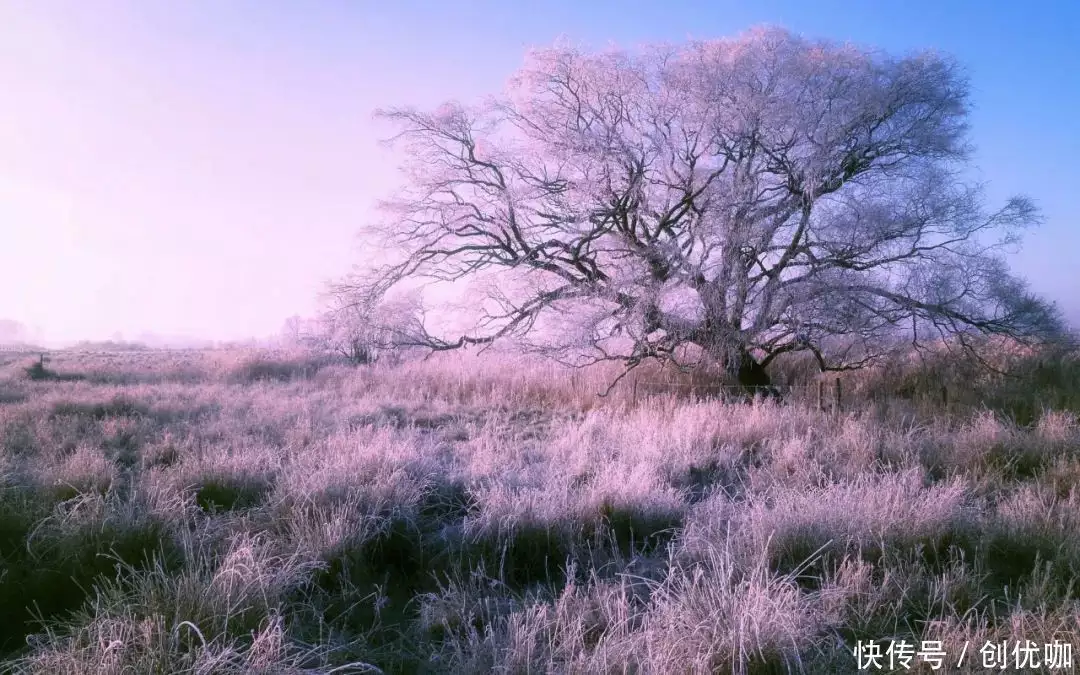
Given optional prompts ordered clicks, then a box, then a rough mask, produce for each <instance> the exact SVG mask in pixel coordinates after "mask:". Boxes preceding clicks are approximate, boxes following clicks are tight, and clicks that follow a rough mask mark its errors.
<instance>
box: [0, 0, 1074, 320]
mask: <svg viewBox="0 0 1080 675" xmlns="http://www.w3.org/2000/svg"><path fill="white" fill-rule="evenodd" d="M605 1H606V0H605ZM678 1H680V2H681V1H682V0H678ZM762 1H763V3H764V4H762V5H761V7H758V5H757V4H755V5H754V7H755V8H756V9H753V10H752V11H751V10H750V9H748V5H747V6H742V5H740V4H733V5H730V6H727V7H726V9H723V10H721V9H717V8H715V7H713V8H712V9H709V10H708V11H705V9H704V8H703V7H698V9H697V10H694V11H691V9H692V7H691V8H684V11H679V12H676V11H672V10H670V8H668V9H662V8H661V7H660V5H661V4H662V3H644V2H641V3H637V5H635V6H634V7H630V5H633V4H634V3H633V2H631V0H627V2H628V3H630V4H629V5H628V4H627V3H623V2H621V1H619V2H608V3H607V4H606V5H605V4H604V2H601V0H597V4H595V5H593V4H590V3H584V4H582V3H578V2H573V1H561V0H560V1H559V2H552V3H551V5H550V6H547V5H545V6H544V7H543V8H540V7H539V6H537V5H521V6H518V5H516V4H514V3H500V2H486V3H485V2H483V1H481V0H477V2H476V3H464V4H459V3H435V2H431V3H424V2H417V1H409V0H402V2H401V3H379V2H375V1H372V2H361V1H359V0H358V1H357V2H335V1H333V0H325V1H320V2H315V3H302V2H276V1H275V0H258V1H254V2H251V1H247V0H232V1H230V2H211V1H209V0H207V1H204V2H195V1H192V2H178V1H176V0H129V1H126V2H124V1H118V0H95V1H94V2H81V1H78V0H67V1H63V0H0V96H2V104H0V318H6V319H15V320H17V321H20V322H22V323H24V324H26V325H28V326H30V327H36V328H38V329H39V330H41V331H42V333H43V334H44V336H45V337H46V338H48V339H50V340H74V339H101V338H107V337H109V336H112V335H113V334H115V333H117V332H120V333H123V334H124V335H125V336H127V337H129V338H130V337H137V336H138V335H139V334H140V333H142V332H144V331H153V332H156V333H160V334H166V335H188V336H192V337H203V338H210V339H240V338H245V337H251V336H265V335H269V334H272V333H274V332H276V331H277V330H278V329H279V328H280V326H281V325H282V322H283V321H284V319H285V318H286V317H288V316H290V315H293V314H308V313H310V312H311V311H313V310H314V308H315V299H316V294H317V293H318V291H319V290H320V288H321V286H322V284H323V282H324V281H325V280H326V279H328V278H330V277H333V276H335V275H338V274H340V273H342V272H345V271H346V270H347V269H348V267H349V265H350V263H352V262H354V261H356V260H358V259H359V257H360V256H362V251H358V250H357V242H356V239H355V237H354V234H355V232H356V231H357V230H358V229H359V227H360V226H361V225H362V224H363V222H364V220H365V219H366V218H368V217H369V216H370V214H371V209H372V207H373V206H374V202H375V200H376V199H377V198H379V197H381V196H385V194H386V193H387V191H388V190H389V189H390V188H391V187H392V186H393V184H394V183H395V181H396V179H397V177H396V174H395V164H396V162H395V161H394V160H393V158H392V157H391V156H389V155H388V153H386V152H385V151H382V150H380V148H379V146H378V145H377V141H378V140H379V139H380V138H383V137H385V136H386V135H387V133H388V132H389V131H390V129H388V128H386V127H382V126H378V125H376V123H374V122H373V121H372V119H371V113H372V111H373V109H375V108H376V107H379V106H386V105H395V104H404V103H412V104H417V105H420V106H433V105H435V104H437V103H439V102H441V101H442V100H445V99H447V98H454V97H457V98H461V99H463V100H466V101H468V100H472V99H475V98H476V97H477V96H479V95H482V94H486V93H494V92H495V91H496V90H497V89H498V88H499V87H500V86H501V85H502V83H503V82H504V81H505V79H506V77H507V76H508V75H510V74H511V73H512V71H513V70H515V69H516V68H517V67H518V66H519V65H520V63H521V59H522V56H523V52H524V50H525V48H526V47H528V46H530V45H548V44H551V43H552V42H553V41H554V40H555V39H556V38H557V37H558V36H559V35H560V33H563V32H566V33H567V34H568V36H569V37H571V38H572V39H579V40H585V41H588V42H590V43H591V44H595V45H600V46H602V45H603V44H605V43H606V42H607V41H609V40H615V41H617V42H619V43H621V44H624V45H633V44H637V43H640V42H642V41H648V40H679V39H683V38H685V37H686V36H687V35H697V36H717V35H724V34H734V33H737V32H740V31H742V30H744V29H746V28H747V27H749V26H751V25H754V24H757V23H761V22H776V23H782V24H785V25H789V26H791V27H792V28H793V29H795V30H799V31H803V32H806V33H807V34H811V35H815V36H825V37H833V38H834V39H840V40H844V39H855V40H859V41H865V42H867V43H869V44H879V45H881V46H882V47H884V48H886V49H889V50H891V51H896V52H902V51H905V50H908V49H913V48H919V47H925V46H939V47H941V48H943V49H945V50H947V51H949V50H956V51H957V52H958V56H960V58H961V59H965V58H969V59H971V60H972V61H973V62H974V61H976V60H978V59H983V60H982V61H979V62H978V63H977V64H976V66H975V67H974V68H973V77H974V79H973V83H974V90H975V101H974V102H975V105H976V115H975V117H974V118H973V123H974V128H973V135H974V140H975V142H976V144H977V146H978V147H979V149H980V152H979V154H978V155H977V156H976V162H978V163H979V164H980V165H981V167H982V169H983V175H984V176H985V177H986V178H987V179H988V180H990V182H991V189H990V194H991V196H992V197H993V198H994V199H995V200H998V201H1000V200H1002V199H1003V198H1004V197H1005V196H1007V195H1008V194H1011V193H1012V192H1014V191H1020V192H1029V193H1031V194H1032V195H1033V196H1034V197H1035V198H1036V199H1037V200H1038V201H1039V203H1040V204H1041V205H1044V206H1045V208H1046V212H1047V216H1048V220H1049V222H1048V225H1047V226H1046V227H1045V228H1044V229H1043V230H1042V231H1040V232H1037V233H1035V234H1034V235H1033V236H1032V237H1030V238H1029V239H1028V242H1027V245H1026V247H1025V252H1024V253H1023V254H1022V255H1021V256H1019V257H1018V258H1017V259H1016V261H1017V262H1018V270H1019V271H1020V272H1021V273H1022V274H1024V275H1026V276H1028V277H1029V278H1030V279H1031V281H1032V283H1033V285H1034V287H1035V288H1036V289H1037V290H1040V291H1042V292H1044V293H1046V294H1047V295H1049V296H1050V297H1052V298H1054V299H1056V300H1058V301H1059V302H1061V303H1062V304H1063V305H1064V306H1065V307H1066V310H1067V311H1069V312H1071V316H1072V317H1073V318H1074V319H1076V318H1080V305H1078V304H1077V302H1076V300H1075V298H1074V296H1075V290H1076V284H1075V282H1074V280H1073V279H1074V275H1073V271H1074V270H1072V257H1073V252H1074V251H1075V250H1076V246H1077V244H1078V243H1080V240H1078V239H1077V237H1076V235H1075V230H1074V227H1073V226H1074V221H1075V219H1074V218H1073V217H1072V215H1071V214H1074V213H1076V208H1075V200H1074V199H1073V198H1072V195H1073V193H1072V192H1071V189H1072V187H1069V186H1070V185H1071V183H1072V182H1074V181H1072V180H1071V179H1070V178H1069V176H1070V175H1073V176H1075V166H1074V165H1073V164H1072V161H1071V160H1069V159H1065V160H1064V161H1063V162H1062V163H1059V164H1053V161H1058V160H1057V159H1055V157H1058V155H1057V154H1052V156H1051V155H1047V154H1046V153H1045V152H1044V151H1043V150H1042V148H1044V147H1049V146H1048V145H1047V144H1048V143H1052V144H1053V146H1052V147H1054V148H1056V149H1058V150H1059V152H1060V157H1061V158H1065V157H1069V156H1070V155H1069V150H1068V148H1069V147H1072V146H1075V144H1076V141H1077V135H1076V134H1075V132H1072V133H1071V135H1069V133H1067V130H1066V129H1065V128H1064V127H1062V126H1061V124H1060V123H1052V122H1049V120H1050V119H1051V118H1052V117H1053V116H1055V115H1057V116H1058V117H1061V115H1066V117H1067V114H1066V113H1064V112H1063V111H1065V110H1066V109H1067V107H1062V106H1061V105H1059V104H1057V103H1054V101H1051V100H1050V99H1049V98H1047V100H1045V101H1036V100H1031V99H1030V97H1025V96H1021V95H1018V94H1017V87H1023V86H1024V83H1025V82H1026V81H1027V80H1026V79H1023V78H1016V77H1013V76H1009V77H1010V79H1009V80H1008V81H1004V80H1001V81H998V80H994V79H993V78H995V77H999V78H1000V77H1005V75H1007V74H1008V73H1010V72H1014V71H1017V70H1018V69H1022V68H1025V67H1029V66H1021V65H1019V63H1020V62H1019V61H1017V64H1016V65H1015V66H1009V63H1011V62H1008V63H1006V62H1005V61H1003V59H1004V58H1005V56H1006V55H1010V54H1011V55H1013V56H1012V57H1010V58H1015V59H1023V58H1027V56H1025V55H1033V56H1031V58H1032V59H1035V58H1036V57H1038V58H1039V59H1043V58H1044V57H1045V59H1044V60H1045V61H1046V63H1043V62H1042V61H1039V63H1041V64H1042V65H1041V66H1038V67H1039V68H1043V69H1044V70H1045V68H1051V67H1054V64H1057V65H1059V66H1060V59H1059V58H1057V57H1056V56H1054V55H1053V54H1048V55H1042V56H1040V55H1039V54H1041V52H1038V50H1037V49H1036V48H1037V47H1038V48H1040V49H1041V48H1042V47H1039V46H1040V45H1043V46H1045V45H1047V44H1050V43H1049V42H1047V41H1046V40H1041V41H1035V40H1034V39H1032V40H1030V41H1029V42H1027V43H1025V44H1028V46H1029V47H1031V49H1029V50H1027V51H1024V50H1010V49H1008V48H1005V47H1000V48H998V47H994V48H993V49H991V50H990V52H987V53H985V54H984V53H983V51H986V50H985V49H984V48H983V46H982V45H985V44H989V43H992V42H994V40H998V42H1000V41H1002V40H1005V39H1006V38H1007V37H1008V36H1009V35H1013V34H1016V31H1014V30H1012V28H1011V27H1013V26H1015V25H1016V22H1017V20H1016V19H1009V20H1008V21H1006V20H1005V18H1004V17H1003V18H1002V21H1001V22H999V23H1001V26H998V27H995V26H997V24H993V25H989V24H988V26H984V29H985V31H992V30H996V31H999V33H1000V35H998V34H997V33H995V34H994V35H997V37H995V38H994V40H991V39H990V37H986V39H983V38H982V37H980V38H978V40H977V41H976V42H971V41H970V40H967V39H966V38H964V36H965V35H967V33H965V32H963V31H957V30H953V27H950V26H952V24H950V23H949V21H951V20H952V19H951V18H949V17H947V16H940V17H938V19H939V21H938V23H934V22H932V21H928V20H927V19H926V16H925V15H924V14H920V11H921V10H918V9H917V8H916V9H910V10H907V9H902V8H899V5H898V6H896V7H893V8H892V9H891V10H890V11H893V12H894V13H900V12H903V14H902V15H901V14H897V15H896V16H885V15H884V14H882V15H881V16H878V15H877V14H879V13H867V12H862V10H860V9H858V8H854V9H853V8H851V7H850V6H849V5H848V4H846V3H845V4H843V7H844V8H845V9H843V11H840V9H837V10H836V11H834V12H833V13H832V14H829V13H828V12H824V13H823V12H822V11H817V10H813V9H812V8H807V7H805V6H804V5H803V3H801V2H795V1H794V0H791V1H790V2H789V1H788V0H783V1H782V2H781V0H777V1H776V2H772V5H775V6H772V7H770V6H769V5H770V2H771V0H762ZM684 4H685V3H684ZM700 4H701V5H708V6H709V7H712V4H711V3H700ZM665 7H666V5H665ZM905 7H906V5H905ZM616 10H618V11H616ZM860 12H862V13H860ZM961 14H962V13H961ZM909 15H910V16H909ZM954 18H955V19H956V21H957V22H960V24H963V23H964V22H967V21H968V20H969V19H968V18H965V17H964V16H959V15H957V16H956V17H954ZM1059 24H1060V22H1059V23H1051V24H1042V23H1040V24H1039V25H1040V26H1043V25H1045V26H1057V25H1059ZM958 25H959V24H958ZM897 26H906V28H905V29H904V30H899V29H898V28H897ZM999 29H1000V30H999ZM935 31H936V32H935ZM989 35H990V33H989V32H987V36H989ZM905 36H906V37H905ZM1018 39H1019V38H1018ZM965 40H967V41H965ZM1025 40H1027V38H1025ZM950 41H954V42H955V44H954V43H953V42H950ZM1063 48H1064V47H1063ZM987 49H989V48H987ZM979 50H982V51H979ZM1036 52H1038V53H1036ZM989 60H993V63H991V62H990V61H989ZM1035 65H1038V64H1035ZM1035 65H1031V66H1030V67H1031V68H1034V67H1035ZM1010 67H1011V68H1012V70H1009V68H1010ZM1030 72H1036V71H1035V70H1032V71H1030ZM1038 72H1042V71H1038ZM1003 73H1004V74H1005V75H1003ZM1062 73H1065V71H1062ZM1059 76H1067V74H1066V75H1059ZM1067 84H1068V83H1067V82H1065V83H1062V84H1061V87H1059V88H1056V89H1055V88H1046V87H1042V86H1040V87H1039V88H1038V91H1039V92H1043V94H1040V95H1045V96H1046V97H1051V96H1056V95H1058V94H1055V92H1062V91H1065V89H1064V87H1066V85H1067ZM1032 91H1034V90H1032ZM1058 103H1060V102H1058ZM1021 105H1027V106H1028V108H1025V109H1021V108H1020V107H1018V106H1021ZM1010 106H1013V107H1010ZM1032 110H1036V111H1038V115H1040V116H1041V117H1040V119H1044V120H1045V121H1047V123H1046V124H1040V123H1038V121H1037V120H1035V121H1033V119H1032V117H1031V111H1032ZM1069 119H1071V118H1069ZM1040 130H1052V131H1054V136H1053V138H1052V139H1044V140H1042V141H1037V139H1036V140H1032V139H1033V136H1032V134H1036V135H1037V134H1039V133H1041V131H1040ZM1029 140H1030V141H1031V142H1028V141H1029ZM1070 143H1071V144H1072V145H1071V146H1070ZM1047 157H1049V158H1050V160H1052V161H1050V163H1048V161H1047V160H1046V158H1047ZM1055 167H1056V168H1055ZM1070 172H1071V173H1070ZM1073 187H1074V186H1073Z"/></svg>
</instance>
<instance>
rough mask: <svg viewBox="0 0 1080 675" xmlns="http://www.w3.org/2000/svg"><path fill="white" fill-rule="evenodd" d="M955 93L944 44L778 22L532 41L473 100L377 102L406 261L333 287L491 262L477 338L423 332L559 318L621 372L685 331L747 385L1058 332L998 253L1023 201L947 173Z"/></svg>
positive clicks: (486, 336)
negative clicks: (799, 29)
mask: <svg viewBox="0 0 1080 675" xmlns="http://www.w3.org/2000/svg"><path fill="white" fill-rule="evenodd" d="M967 100H968V88H967V84H966V80H965V78H964V76H963V75H962V73H961V72H960V70H959V68H958V67H957V66H956V65H955V64H954V63H953V62H952V61H951V60H950V59H948V58H945V57H943V56H940V55H937V54H934V53H922V54H917V55H913V56H907V57H904V58H895V57H891V56H888V55H884V54H881V53H878V52H876V51H872V50H867V49H862V48H856V47H853V46H850V45H836V44H831V43H828V42H820V41H810V40H806V39H803V38H800V37H797V36H795V35H792V34H790V33H788V32H786V31H784V30H781V29H773V28H765V29H755V30H752V31H750V32H748V33H746V34H744V35H742V36H739V37H738V38H735V39H722V40H716V41H708V42H691V43H689V44H685V45H682V46H672V47H669V46H657V47H651V48H647V49H644V50H642V51H639V52H634V53H628V52H623V51H607V52H603V53H589V52H584V51H581V50H578V49H574V48H570V47H566V46H557V47H555V48H550V49H543V50H539V51H534V52H532V53H530V55H529V57H528V59H527V61H526V64H525V65H524V67H523V68H522V69H521V70H520V71H519V72H518V73H517V74H516V75H515V76H514V77H513V78H512V80H511V82H510V84H509V87H508V90H507V91H506V92H505V94H504V95H502V96H501V97H498V98H494V99H492V100H489V101H487V102H486V103H484V104H483V105H481V106H477V107H465V106H462V105H459V104H457V103H447V104H444V105H443V106H441V107H440V108H438V109H437V110H435V111H433V112H423V111H419V110H416V109H413V108H395V109H391V110H383V111H380V112H379V113H377V114H378V115H380V116H381V117H382V118H385V119H388V120H391V121H393V122H395V123H397V124H398V125H399V126H400V128H401V132H400V133H399V134H398V135H397V136H395V137H394V138H393V139H391V142H395V143H398V144H400V145H402V146H403V147H404V150H405V151H406V153H407V158H408V159H407V164H406V167H405V169H406V171H407V174H406V175H407V182H406V185H405V186H404V187H403V189H402V190H401V192H400V194H398V195H397V196H396V197H395V198H394V199H392V200H390V201H387V202H385V203H384V204H383V205H382V207H383V214H384V215H385V218H384V219H383V220H382V221H380V222H379V223H377V224H376V225H375V226H374V227H372V228H371V230H370V232H369V234H372V235H377V236H379V237H381V242H382V243H383V244H384V245H386V246H387V247H388V248H387V249H386V250H388V251H396V252H397V253H398V257H397V258H394V259H393V261H392V262H391V263H390V264H386V265H384V266H382V267H379V268H374V269H369V270H367V271H366V273H358V274H357V275H355V276H353V277H351V278H349V279H347V280H346V281H345V282H343V283H342V284H341V285H339V287H338V291H339V293H341V294H343V295H350V296H351V297H353V298H354V302H359V301H360V299H362V298H367V299H369V300H370V298H375V297H379V296H380V295H381V294H382V293H385V292H386V291H387V290H388V289H390V288H393V287H395V286H397V285H398V284H400V283H402V282H403V281H405V280H410V279H422V280H426V281H428V282H453V281H457V280H461V279H466V278H470V277H473V276H475V275H479V274H484V273H488V272H493V271H494V272H498V273H500V274H502V275H504V278H505V279H506V282H505V284H495V285H494V286H493V288H494V289H495V292H493V293H491V294H490V300H489V302H487V304H486V305H485V311H484V312H483V314H482V316H481V317H480V318H479V319H478V320H477V321H476V322H475V325H473V326H472V328H471V329H470V330H468V331H466V332H465V333H463V334H458V335H457V336H456V337H453V338H448V337H445V336H440V335H436V334H433V333H432V332H429V331H422V332H420V333H418V334H417V335H416V336H414V337H415V342H416V343H417V344H423V345H424V346H426V347H428V348H431V349H435V350H445V349H454V348H458V347H462V346H464V345H470V344H488V343H491V342H492V341H494V340H498V339H501V338H507V337H517V338H521V337H522V336H529V335H530V334H532V333H533V332H534V331H535V330H536V328H537V326H538V325H543V321H544V320H545V319H550V318H554V317H556V316H557V315H560V314H561V315H564V316H570V317H572V318H573V319H574V320H575V321H576V322H577V326H578V331H577V333H576V334H577V335H579V336H583V337H584V343H585V344H586V345H587V347H588V351H587V355H588V358H587V359H586V360H587V361H595V360H602V359H618V360H621V361H623V362H624V363H625V364H626V366H627V370H629V369H631V368H633V367H634V366H636V365H637V364H639V363H641V362H642V361H643V360H644V359H646V358H649V357H657V358H661V359H675V360H676V361H677V360H678V354H680V353H682V348H683V347H685V346H686V345H697V346H698V347H700V348H701V349H700V350H699V351H701V352H704V353H705V354H707V355H709V356H711V357H713V358H715V359H716V360H718V361H719V362H720V363H722V364H723V366H724V367H725V368H726V369H727V371H728V372H730V373H731V374H732V375H735V376H737V377H738V379H739V381H740V382H741V383H743V384H744V385H747V386H763V385H764V386H767V385H769V384H770V380H769V377H768V375H767V373H766V368H767V367H768V365H769V364H770V363H771V362H772V361H773V360H774V359H775V358H776V357H777V356H779V355H780V354H783V353H787V352H798V351H808V352H811V353H812V354H813V355H814V357H815V358H816V359H817V362H818V364H819V366H820V368H821V369H823V370H841V369H849V368H856V367H860V366H862V365H865V364H867V363H869V362H871V361H873V360H875V359H877V358H879V357H880V356H881V355H882V354H883V353H884V350H885V349H886V347H887V345H889V344H891V343H894V342H895V340H897V339H898V338H899V337H900V336H903V337H904V338H905V339H907V340H909V341H912V342H914V343H915V344H916V345H918V344H921V343H922V341H924V340H927V339H930V338H937V337H940V336H948V337H952V338H954V339H953V342H954V343H957V344H959V345H960V346H961V347H963V348H964V349H968V350H974V348H975V347H974V345H975V343H974V342H973V341H972V340H971V339H970V338H971V336H973V335H975V334H979V333H982V334H998V335H1007V336H1012V337H1016V338H1018V339H1025V340H1026V339H1038V338H1042V337H1046V336H1048V335H1051V334H1055V333H1057V332H1059V331H1060V330H1061V322H1060V320H1059V317H1058V314H1057V311H1056V308H1055V307H1053V306H1052V305H1048V304H1046V303H1044V302H1043V301H1042V300H1040V299H1039V298H1037V297H1035V296H1034V295H1032V294H1031V293H1029V292H1028V290H1027V289H1026V287H1025V285H1024V283H1023V282H1021V281H1020V280H1018V279H1016V278H1014V277H1012V276H1010V274H1009V272H1008V270H1007V268H1006V266H1005V264H1004V262H1003V261H1002V258H1001V253H1002V252H1004V251H1005V250H1006V249H1007V248H1008V247H1010V246H1013V245H1015V244H1016V243H1017V242H1018V240H1019V239H1018V237H1019V233H1020V232H1021V231H1022V230H1023V229H1024V228H1025V227H1027V226H1029V225H1032V224H1035V223H1036V222H1037V221H1038V220H1039V215H1038V213H1037V210H1036V208H1035V207H1034V205H1033V203H1032V202H1031V201H1030V200H1029V199H1027V198H1024V197H1014V198H1012V199H1010V200H1008V201H1007V202H1006V203H1005V204H1004V205H1003V206H1001V207H1000V208H998V209H996V210H989V211H988V210H987V209H986V208H985V206H984V203H985V199H984V195H983V192H982V190H981V187H980V186H979V185H974V184H969V183H966V182H964V180H963V179H962V171H963V170H964V169H965V168H966V161H967V160H968V158H969V153H970V148H969V145H968V143H967V141H966V130H967V114H968V103H967ZM373 241H374V240H373ZM521 281H525V282H526V283H524V284H521V283H518V282H521ZM508 289H517V291H516V292H512V290H508ZM538 321H539V322H540V323H539V324H538ZM567 334H569V333H567Z"/></svg>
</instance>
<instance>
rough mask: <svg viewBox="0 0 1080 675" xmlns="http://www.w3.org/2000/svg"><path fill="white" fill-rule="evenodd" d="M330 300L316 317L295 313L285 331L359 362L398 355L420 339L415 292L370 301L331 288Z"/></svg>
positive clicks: (298, 341)
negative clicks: (390, 298)
mask: <svg viewBox="0 0 1080 675" xmlns="http://www.w3.org/2000/svg"><path fill="white" fill-rule="evenodd" d="M327 300H328V304H327V306H326V307H325V308H324V309H323V311H322V312H321V313H320V314H319V315H318V316H317V317H316V318H314V319H310V320H307V321H304V320H302V319H300V318H299V317H292V318H290V319H289V320H288V321H287V322H286V326H285V328H284V329H283V332H284V333H286V334H287V335H289V336H293V335H295V338H293V341H294V343H296V344H301V345H304V346H306V347H308V348H310V349H314V350H317V351H321V352H326V353H331V354H337V355H339V356H343V357H345V358H346V359H348V360H349V361H350V362H352V363H354V364H357V365H363V364H369V363H373V362H375V361H376V360H379V359H380V358H385V357H387V356H390V355H393V356H399V355H400V354H401V352H402V351H403V350H404V349H406V348H407V347H408V345H409V343H410V342H417V341H418V340H417V339H416V338H415V335H417V334H418V333H417V331H416V330H415V328H414V327H415V326H416V325H418V323H419V321H420V320H421V319H420V317H419V314H418V312H419V305H418V298H416V297H415V295H406V296H403V297H398V298H396V299H393V300H389V301H387V300H382V301H380V302H371V303H368V302H353V301H351V298H347V297H343V296H339V295H337V294H335V293H333V292H331V293H330V294H329V295H328V298H327ZM410 338H411V339H410Z"/></svg>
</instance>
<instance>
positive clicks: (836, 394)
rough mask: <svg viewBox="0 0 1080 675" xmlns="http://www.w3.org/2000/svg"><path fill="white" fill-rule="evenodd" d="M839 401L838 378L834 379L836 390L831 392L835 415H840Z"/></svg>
mask: <svg viewBox="0 0 1080 675" xmlns="http://www.w3.org/2000/svg"><path fill="white" fill-rule="evenodd" d="M840 401H841V396H840V378H839V377H838V378H836V390H835V391H834V392H833V409H834V410H835V411H836V412H837V414H839V413H840Z"/></svg>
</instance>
